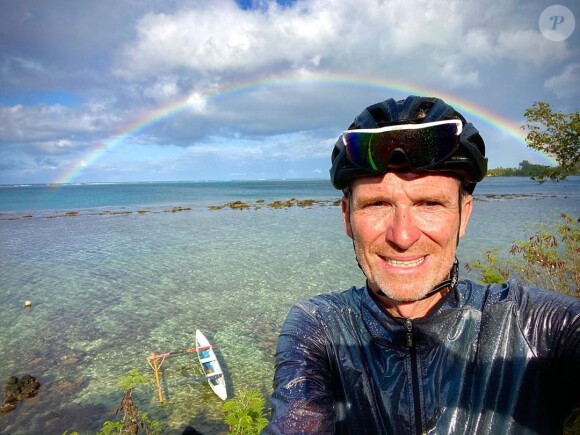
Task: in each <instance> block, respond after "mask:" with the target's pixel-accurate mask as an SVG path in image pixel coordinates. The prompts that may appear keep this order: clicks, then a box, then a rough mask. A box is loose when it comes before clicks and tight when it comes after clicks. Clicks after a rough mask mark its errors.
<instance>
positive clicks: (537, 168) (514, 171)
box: [487, 160, 580, 177]
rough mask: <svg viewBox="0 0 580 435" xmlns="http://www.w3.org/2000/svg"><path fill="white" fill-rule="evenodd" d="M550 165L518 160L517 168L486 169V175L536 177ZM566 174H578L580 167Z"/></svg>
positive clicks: (579, 173)
mask: <svg viewBox="0 0 580 435" xmlns="http://www.w3.org/2000/svg"><path fill="white" fill-rule="evenodd" d="M548 168H553V167H552V166H544V165H536V164H534V163H530V162H528V161H527V160H524V161H522V162H520V164H519V166H518V167H517V168H502V167H499V168H494V169H488V170H487V176H488V177H537V176H539V175H541V174H542V173H543V172H544V171H545V170H546V169H548ZM568 175H580V168H576V171H575V172H574V173H571V174H568Z"/></svg>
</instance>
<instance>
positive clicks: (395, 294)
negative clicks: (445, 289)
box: [355, 243, 453, 302]
mask: <svg viewBox="0 0 580 435" xmlns="http://www.w3.org/2000/svg"><path fill="white" fill-rule="evenodd" d="M355 254H356V258H357V261H358V263H359V264H360V266H361V269H362V270H363V272H364V274H365V276H366V277H367V282H368V284H369V286H370V287H371V290H372V291H374V292H375V293H378V294H379V296H387V297H388V298H389V299H391V300H393V301H395V302H416V301H419V300H421V299H423V298H424V297H425V296H427V295H428V294H429V293H430V292H431V290H432V289H433V288H434V287H435V286H436V285H437V284H439V283H440V282H441V281H443V280H444V279H446V278H447V276H448V272H449V270H451V266H452V262H453V259H451V260H450V263H449V267H447V265H445V266H443V265H442V267H445V275H443V276H441V277H438V276H435V274H436V272H434V273H433V274H431V275H429V276H427V277H416V278H410V277H408V276H396V275H393V274H389V273H387V272H385V271H382V270H380V267H378V266H377V267H374V268H372V267H371V266H370V265H369V262H367V261H366V260H365V258H366V257H365V255H364V252H363V250H362V249H360V248H359V247H358V244H356V243H355ZM376 255H378V254H377V253H374V252H372V251H371V256H372V257H374V256H376ZM427 255H429V253H427ZM381 292H382V294H381Z"/></svg>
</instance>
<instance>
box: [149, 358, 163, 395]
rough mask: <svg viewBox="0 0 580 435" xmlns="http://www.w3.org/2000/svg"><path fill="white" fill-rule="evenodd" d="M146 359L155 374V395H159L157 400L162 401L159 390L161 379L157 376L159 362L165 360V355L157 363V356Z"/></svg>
mask: <svg viewBox="0 0 580 435" xmlns="http://www.w3.org/2000/svg"><path fill="white" fill-rule="evenodd" d="M147 361H148V362H149V365H150V366H151V368H152V369H153V373H154V374H155V382H156V383H157V395H158V396H159V402H160V403H163V391H162V390H161V380H160V378H159V369H160V368H161V364H163V361H165V357H163V359H162V360H161V363H159V364H157V358H150V359H149V358H148V359H147Z"/></svg>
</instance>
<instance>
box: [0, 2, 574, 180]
mask: <svg viewBox="0 0 580 435" xmlns="http://www.w3.org/2000/svg"><path fill="white" fill-rule="evenodd" d="M240 5H241V6H240ZM542 9H543V4H542V3H541V2H540V1H539V0H532V1H523V0H517V1H515V2H514V1H509V0H489V1H484V0H474V1H470V2H465V1H464V0H449V1H445V2H443V1H433V2H425V1H408V0H296V1H289V2H276V1H267V0H256V1H241V0H240V2H239V3H236V2H235V1H233V0H213V1H210V2H208V1H203V0H172V1H170V2H167V1H162V0H142V1H139V2H135V1H133V0H101V1H98V2H78V1H77V0H53V1H51V2H37V1H35V0H19V1H14V2H6V1H5V2H0V147H1V149H0V153H1V155H0V157H1V158H2V159H3V160H6V161H8V160H10V161H12V162H13V163H14V162H20V163H19V164H26V165H28V167H29V168H33V166H34V165H35V163H34V159H35V158H40V159H41V160H39V161H45V162H48V161H49V160H42V159H43V158H44V159H54V160H52V161H51V164H46V165H42V167H43V168H46V170H49V169H50V168H51V167H55V164H57V163H58V162H60V167H62V166H63V165H64V164H65V163H66V162H75V161H77V162H78V161H81V160H83V159H85V158H86V153H87V152H89V151H90V150H91V149H93V148H94V147H95V146H96V145H98V144H104V143H111V142H115V140H116V138H117V137H118V136H119V135H123V134H124V133H130V134H129V135H128V136H127V137H124V138H123V140H121V141H120V144H119V145H118V146H117V147H116V148H115V152H116V153H117V154H116V158H119V159H125V160H124V161H125V163H127V161H128V160H130V159H132V158H135V156H134V155H131V154H130V153H129V151H127V150H128V149H130V146H129V145H135V144H138V145H142V146H143V148H141V152H142V153H143V154H144V155H145V154H146V153H147V152H152V151H151V150H152V149H153V148H155V146H156V145H157V146H158V147H160V148H164V149H165V150H172V151H171V152H169V151H167V155H170V157H167V158H176V159H177V160H179V157H175V155H174V153H175V152H177V151H175V150H178V151H179V152H181V153H184V154H183V156H184V157H185V156H193V155H195V154H197V155H199V156H202V153H205V154H203V156H205V157H207V158H210V157H211V158H214V159H215V160H216V161H217V160H219V159H220V158H221V159H223V158H224V156H232V159H233V158H234V156H235V158H237V159H238V164H239V165H243V164H244V162H246V163H247V164H262V163H264V162H266V163H268V164H270V165H271V164H272V161H273V159H274V158H276V159H280V160H283V161H285V162H288V163H289V164H290V163H292V164H293V162H297V160H296V159H297V156H307V155H308V153H311V155H312V156H313V158H315V159H324V162H327V160H328V158H327V157H322V154H324V155H325V156H327V153H328V152H329V150H328V148H327V147H326V146H328V147H331V146H332V143H331V142H333V141H334V140H335V139H336V135H337V134H338V132H340V131H341V130H342V129H343V128H345V127H346V126H347V125H348V124H350V122H351V121H352V119H353V117H354V116H355V115H356V114H357V113H358V112H360V110H362V108H364V107H366V106H368V105H369V104H371V103H374V102H376V101H379V100H380V99H384V98H388V97H395V98H402V97H404V96H406V95H407V94H408V93H409V92H415V91H414V89H417V92H419V90H421V89H424V90H425V92H427V91H430V90H433V93H436V92H438V91H439V92H441V93H443V94H449V95H454V96H457V98H460V99H463V100H465V101H469V102H473V103H474V104H475V105H480V106H483V107H485V108H487V109H489V110H491V111H493V112H495V111H497V112H498V113H497V115H498V116H500V117H503V118H506V119H509V118H512V119H513V118H514V116H515V117H517V118H519V117H521V114H522V113H523V110H524V109H525V107H526V105H529V102H531V101H532V100H541V99H548V98H547V97H553V98H558V99H561V100H566V101H568V102H569V96H570V95H571V93H573V91H574V90H576V89H580V87H579V86H578V79H577V78H576V77H578V76H579V74H578V72H579V71H578V70H579V67H578V64H577V63H570V59H571V58H572V56H573V55H574V54H575V50H577V47H576V46H574V45H573V44H574V42H573V41H576V40H575V39H573V37H572V38H570V41H566V42H562V43H558V44H554V43H553V42H552V41H548V40H546V39H545V38H543V37H542V35H541V33H540V32H539V29H538V17H539V14H540V13H541V10H542ZM566 62H567V63H568V64H566ZM558 68H560V71H559V72H558V73H556V74H554V71H557V70H558ZM397 81H400V82H401V83H402V84H401V85H398V84H397ZM383 82H384V83H386V85H385V86H384V87H382V86H381V85H380V83H383ZM388 83H391V85H387V84H388ZM508 90H509V92H510V99H509V101H506V98H505V95H506V92H508ZM576 95H577V94H576ZM64 96H67V102H65V101H64ZM2 102H3V103H2ZM59 102H60V104H58V103H59ZM499 112H501V113H499ZM483 128H486V127H485V126H483ZM322 144H326V145H324V146H323V145H322ZM147 147H149V148H147ZM309 147H311V148H309ZM324 147H326V148H324ZM112 148H113V147H112ZM322 148H324V149H325V151H324V152H322V151H320V150H321V149H322ZM8 150H10V152H9V151H8ZM220 152H221V154H220ZM224 153H225V154H224ZM164 156H166V155H164ZM155 157H157V156H155ZM159 158H163V156H161V157H159ZM192 158H193V157H192ZM227 158H229V157H227ZM269 158H270V160H268V159H269ZM293 159H294V160H293ZM152 160H153V158H152ZM306 161H307V159H304V160H303V163H304V164H306V163H305V162H306ZM321 161H322V160H321ZM232 162H233V160H232ZM108 164H110V166H109V167H110V168H115V167H116V166H115V164H114V162H108ZM176 164H177V163H176ZM232 164H233V163H232ZM139 165H140V163H134V164H132V165H130V166H131V167H132V168H134V171H135V172H137V171H138V168H139V167H142V168H144V170H145V171H147V169H148V167H145V166H139ZM16 166H17V165H13V167H14V168H16ZM319 166H320V165H319ZM91 167H93V168H96V167H97V165H95V164H94V163H91V164H89V165H88V167H87V168H86V169H87V171H86V173H87V174H88V173H89V172H90V170H91ZM128 167H129V165H128ZM103 168H104V167H103ZM0 169H2V168H0ZM246 169H247V168H246ZM314 169H315V167H314V166H312V167H310V168H309V171H310V172H311V171H313V170H314ZM30 170H31V171H32V170H33V169H30ZM103 171H105V169H103ZM53 172H54V169H53ZM240 172H242V171H241V170H240ZM244 172H245V173H250V172H251V171H250V170H245V171H244ZM112 173H114V170H113V169H112V170H111V171H109V172H107V176H109V175H108V174H112ZM93 174H95V172H93ZM49 176H50V177H51V178H53V177H54V174H50V175H49ZM94 176H96V175H94Z"/></svg>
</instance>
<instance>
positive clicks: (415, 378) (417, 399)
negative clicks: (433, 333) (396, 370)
mask: <svg viewBox="0 0 580 435" xmlns="http://www.w3.org/2000/svg"><path fill="white" fill-rule="evenodd" d="M405 327H406V328H407V347H408V348H409V354H410V356H411V379H412V383H413V403H414V408H415V428H416V429H417V434H422V433H423V422H422V419H421V396H420V394H419V371H418V368H417V349H416V348H415V342H414V340H413V322H411V319H407V320H406V321H405Z"/></svg>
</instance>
